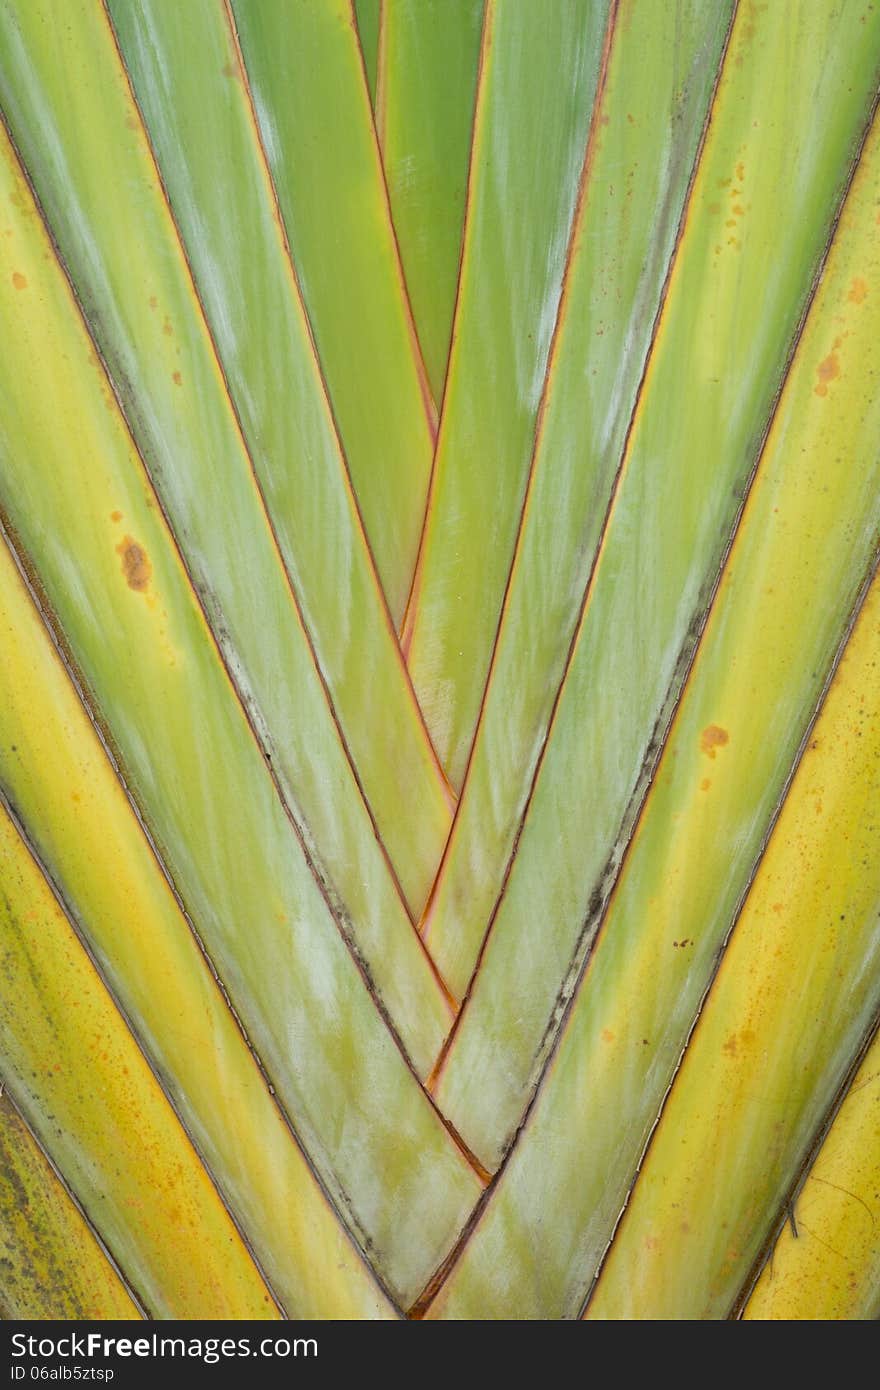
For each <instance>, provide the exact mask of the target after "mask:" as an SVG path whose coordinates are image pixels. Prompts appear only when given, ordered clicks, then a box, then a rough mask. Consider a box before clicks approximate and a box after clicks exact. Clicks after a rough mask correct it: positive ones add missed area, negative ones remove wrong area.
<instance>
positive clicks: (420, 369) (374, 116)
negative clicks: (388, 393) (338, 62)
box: [349, 0, 437, 444]
mask: <svg viewBox="0 0 880 1390" xmlns="http://www.w3.org/2000/svg"><path fill="white" fill-rule="evenodd" d="M349 8H350V11H351V27H352V29H353V31H354V36H355V44H356V47H357V51H358V57H359V59H360V65H361V71H362V73H363V96H364V100H365V101H366V104H367V107H368V110H369V116H370V120H369V126H370V130H371V132H372V137H373V146H374V149H375V154H376V162H377V164H378V167H379V175H380V181H381V185H382V195H383V199H384V203H385V213H386V216H387V218H388V226H389V229H390V232H391V240H392V244H393V246H394V258H395V271H396V274H397V281H398V285H399V287H400V293H401V297H402V300H403V308H404V314H405V316H406V324H407V334H408V336H409V340H410V345H411V347H412V357H413V364H414V366H415V369H416V377H417V379H418V383H419V394H420V396H421V399H422V407H423V409H424V412H425V420H426V423H427V426H428V434H429V435H430V438H431V443H432V444H433V443H434V442H435V441H436V438H437V403H436V401H435V400H434V396H433V393H432V391H431V383H430V380H429V377H428V369H427V367H426V366H425V358H424V355H423V353H422V345H421V342H420V341H419V334H418V329H417V328H416V320H415V315H414V313H413V306H412V300H411V299H410V293H409V287H408V286H407V283H406V276H405V274H404V270H403V258H402V257H401V254H400V243H399V241H398V239H397V228H396V227H395V225H394V218H393V216H392V212H391V198H390V195H389V192H388V179H387V176H386V173H385V160H384V159H383V157H382V141H381V139H380V134H382V135H383V134H384V132H383V131H380V121H381V122H382V124H383V125H384V114H383V113H381V111H380V92H382V93H383V94H382V96H381V101H382V102H383V103H384V91H383V89H384V86H385V62H386V54H385V47H386V44H385V27H386V26H385V23H384V19H385V5H384V0H380V6H379V43H378V49H377V54H376V109H375V111H374V110H373V106H372V103H371V102H370V83H369V79H368V77H367V64H366V60H365V58H364V49H363V45H362V43H361V39H360V32H359V30H358V23H357V15H356V13H355V8H354V0H349ZM380 84H381V86H380Z"/></svg>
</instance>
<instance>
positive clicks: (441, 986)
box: [40, 0, 450, 1023]
mask: <svg viewBox="0 0 880 1390" xmlns="http://www.w3.org/2000/svg"><path fill="white" fill-rule="evenodd" d="M224 4H225V0H224ZM102 8H103V11H104V16H105V19H106V22H107V26H108V29H109V31H110V34H111V38H112V41H113V44H114V47H115V49H116V53H117V56H118V59H119V63H120V66H121V68H122V72H123V74H124V76H125V80H126V83H127V86H128V90H129V95H130V98H131V100H132V102H133V104H134V107H135V109H136V111H137V113H138V118H139V120H140V123H141V127H142V132H143V135H144V140H145V142H146V146H147V149H148V151H149V155H150V160H151V163H152V166H153V169H154V172H155V175H156V179H157V182H158V185H159V188H160V189H161V192H162V197H163V200H164V203H165V206H166V210H167V213H168V216H169V219H170V221H171V225H172V227H173V229H174V233H175V235H176V237H177V241H178V245H179V248H180V253H181V258H182V261H183V265H184V267H185V269H186V272H187V276H188V279H189V282H190V285H191V288H192V292H193V297H194V300H195V303H196V305H197V308H198V312H199V315H200V317H201V319H202V323H203V326H204V329H205V334H206V336H207V339H208V342H209V344H210V348H211V352H212V355H213V357H214V361H215V363H216V366H217V370H218V372H219V374H220V379H221V381H222V383H223V389H224V393H225V396H226V400H227V403H228V406H229V409H230V411H231V413H232V417H233V420H234V422H235V427H236V430H237V432H238V436H239V439H240V441H241V445H242V449H243V451H244V455H245V457H246V459H247V461H248V466H249V468H250V473H251V480H252V482H253V485H254V488H255V490H256V493H257V496H258V498H259V501H260V505H261V507H262V511H263V515H264V518H265V521H266V525H267V527H268V530H269V535H270V537H271V540H272V544H273V546H274V549H275V553H276V557H277V559H278V563H279V565H280V566H281V571H282V574H283V575H284V578H285V581H286V584H287V588H288V591H289V593H290V596H291V599H292V601H293V605H294V609H295V612H296V616H297V619H298V621H299V624H300V627H301V629H302V632H303V635H304V637H305V639H306V643H307V645H308V648H309V652H310V655H311V658H312V663H313V665H314V667H315V670H316V672H317V675H318V679H319V681H320V682H321V688H322V689H323V691H324V696H325V699H326V701H327V705H328V708H329V710H330V715H331V719H332V721H333V725H334V727H335V729H336V733H337V736H338V738H339V741H340V744H341V745H342V749H343V752H344V753H345V755H346V758H347V760H348V764H349V766H350V768H351V771H352V776H353V777H354V781H355V785H356V786H357V789H358V792H359V793H360V796H361V800H362V801H363V804H364V807H365V809H366V812H367V815H368V816H369V819H370V824H371V826H372V828H373V834H374V836H375V839H376V842H377V844H378V846H379V850H380V853H381V854H382V856H383V858H384V860H385V863H386V864H387V866H388V870H389V873H390V875H391V879H392V883H393V884H394V887H395V890H396V892H397V895H398V897H399V899H400V902H401V904H402V906H403V909H404V912H405V914H406V917H407V920H408V921H409V923H410V925H411V926H412V927H413V932H414V935H415V936H416V937H417V939H418V940H419V942H420V944H421V946H422V954H423V956H424V957H425V959H426V961H427V963H428V968H429V971H430V973H431V975H432V976H433V977H434V979H435V982H436V984H437V986H438V991H439V993H440V994H441V996H442V997H443V999H444V1001H445V1002H447V1003H448V1002H449V997H450V996H449V990H448V988H447V987H446V985H445V982H444V981H443V979H442V977H441V976H440V973H439V971H438V969H437V967H436V966H435V964H434V962H433V959H432V957H431V955H430V953H429V952H428V951H427V949H426V948H425V946H424V943H423V942H422V940H421V937H420V936H419V933H418V931H416V930H415V924H414V922H413V917H412V913H411V912H410V909H409V906H408V904H407V902H406V898H405V896H404V894H403V889H402V887H401V884H400V881H399V879H398V877H397V873H396V870H395V869H394V866H393V864H392V863H391V859H390V856H389V854H388V851H387V848H386V846H385V842H384V840H383V838H382V835H381V833H380V831H379V827H378V825H377V824H376V820H375V818H374V816H373V811H372V807H371V806H370V803H369V801H368V800H367V797H366V794H365V792H364V788H363V786H362V784H361V780H360V775H359V773H358V771H357V767H356V765H355V762H354V759H353V757H352V755H351V751H350V749H349V747H348V743H347V740H346V738H345V735H344V733H343V731H342V727H341V724H340V722H339V719H338V718H337V714H336V708H335V705H334V703H333V698H332V696H331V694H330V690H329V687H328V685H327V682H326V680H325V678H324V673H323V670H322V669H321V664H320V662H319V660H318V656H317V652H316V651H315V647H314V645H313V642H312V636H311V632H310V631H309V628H308V626H307V624H306V622H305V618H304V615H303V613H302V609H301V607H300V603H299V598H298V596H297V593H296V589H295V587H294V584H293V580H292V578H291V575H290V572H289V570H288V568H287V564H286V562H285V560H284V556H283V554H282V552H281V548H280V545H279V542H278V536H277V534H276V532H275V527H274V524H273V521H272V517H271V515H270V513H269V508H268V506H267V503H266V498H265V495H264V493H263V489H262V486H261V484H260V480H259V478H258V476H257V471H256V468H255V466H254V461H253V457H252V455H251V451H250V447H249V445H248V442H247V439H246V437H245V433H244V430H243V428H242V423H241V420H240V418H239V415H238V410H237V408H236V406H235V403H234V401H233V398H232V393H231V391H230V388H229V382H228V379H227V377H226V370H225V368H224V366H223V363H222V361H221V358H220V353H219V351H218V349H217V345H216V342H215V340H214V336H213V332H212V330H211V326H210V323H209V321H208V316H207V313H206V311H205V307H204V304H203V302H202V299H201V295H200V293H199V289H198V285H197V283H196V278H195V275H194V273H193V269H192V266H191V265H190V261H189V257H188V254H187V250H186V246H185V243H184V240H183V237H182V235H181V232H180V228H179V226H178V224H177V219H176V217H175V214H174V209H173V207H172V204H171V199H170V197H169V194H168V190H167V189H166V187H165V183H164V180H163V178H162V175H161V172H160V170H159V164H158V160H157V158H156V154H155V151H154V149H153V145H152V141H151V139H150V136H149V130H148V127H147V123H146V120H145V118H144V114H143V111H142V110H141V107H140V104H139V102H138V100H137V97H136V95H135V91H134V84H133V82H132V79H131V74H130V73H129V71H128V68H127V66H126V63H125V59H124V56H123V54H122V49H121V47H120V44H119V40H118V36H117V34H116V30H115V28H114V26H113V21H112V18H111V16H110V13H109V10H108V9H107V6H106V0H102ZM227 14H228V11H227ZM230 22H231V16H230ZM233 37H234V41H235V43H236V47H237V35H235V32H234V30H233ZM239 59H240V61H242V60H241V57H240V51H239ZM242 80H243V84H244V85H245V89H246V91H248V93H249V88H248V87H247V78H246V76H245V74H244V69H243V68H242ZM260 148H261V147H260ZM266 172H267V173H268V168H267V170H266ZM270 186H271V187H272V188H273V191H274V185H270ZM40 210H41V214H42V208H41V209H40ZM43 221H44V223H46V224H47V225H48V220H47V219H46V217H45V215H44V214H43ZM285 244H286V237H285ZM290 264H291V270H292V269H293V265H292V261H291V263H290ZM65 270H66V267H65ZM68 279H69V280H70V279H71V277H70V276H69V275H68ZM294 283H295V285H296V288H297V289H298V285H297V284H296V280H295V277H294ZM71 287H72V282H71ZM74 293H75V291H74ZM83 317H84V318H85V314H84V313H83ZM96 348H97V344H96ZM99 355H101V360H102V362H103V355H102V354H99ZM318 366H319V372H320V364H318ZM104 370H105V372H106V374H107V377H108V379H109V378H110V371H109V367H108V366H107V364H106V362H104ZM322 381H323V378H322ZM111 385H112V382H111ZM114 395H115V396H116V398H117V401H118V402H119V406H120V410H122V404H121V400H120V397H119V395H118V393H117V392H116V390H115V388H114ZM123 415H125V412H124V411H123ZM126 423H127V421H126ZM129 434H130V435H131V439H132V443H133V444H134V446H135V449H136V450H137V453H138V456H139V457H140V459H141V463H142V465H143V468H144V471H145V473H146V474H147V479H148V481H149V483H150V486H151V488H152V489H153V492H154V493H156V495H157V498H158V490H157V488H156V486H155V483H154V481H153V478H152V474H151V471H150V469H149V467H148V465H147V461H146V458H145V456H144V455H143V454H142V453H141V450H140V446H139V445H138V444H137V443H136V441H135V438H134V431H133V430H132V429H129ZM160 505H161V508H162V515H163V517H164V518H165V522H166V525H167V526H168V529H169V532H170V533H171V535H172V537H173V539H174V543H175V547H176V549H177V551H178V554H179V555H180V558H181V562H182V563H184V561H183V553H182V547H181V546H180V545H179V544H178V543H177V537H176V534H175V532H174V529H173V527H172V526H171V520H170V517H169V516H168V514H167V512H166V510H165V507H164V504H163V503H161V502H160ZM184 569H185V572H186V575H187V579H188V580H189V585H190V587H191V589H192V590H193V593H194V594H195V595H196V597H197V601H198V603H199V607H200V608H201V610H202V615H203V617H204V620H205V624H206V625H207V627H208V629H209V631H210V632H211V635H212V637H214V643H215V646H216V648H217V651H218V653H219V655H220V659H221V661H222V663H223V666H224V668H225V670H226V674H227V677H228V679H229V681H230V684H231V685H232V688H233V690H234V691H235V695H236V698H237V699H238V702H239V704H240V705H241V706H242V709H243V710H244V712H245V716H246V719H247V723H248V726H249V728H250V730H251V733H252V734H253V737H254V740H255V742H256V744H257V747H258V749H259V751H260V754H261V755H262V757H263V760H264V762H265V764H266V767H267V769H268V771H269V774H270V776H271V778H272V782H273V784H274V786H275V790H276V792H277V794H278V797H279V800H280V801H281V804H282V807H283V808H284V811H285V814H286V815H287V818H288V820H290V822H291V824H292V825H293V826H294V829H295V830H296V833H297V837H298V838H299V840H300V843H301V845H302V847H303V850H304V852H305V836H304V833H303V832H302V831H301V830H300V827H299V824H298V818H297V817H296V816H295V814H294V810H293V807H292V806H291V805H290V802H289V800H288V797H287V796H286V794H285V792H284V790H283V788H282V785H281V781H280V778H279V777H278V775H277V773H276V771H275V768H274V766H273V765H272V762H271V758H270V757H269V755H268V754H267V752H266V750H265V748H264V747H263V742H262V740H261V738H260V735H259V733H258V731H257V729H256V727H255V725H254V723H253V720H252V716H251V713H250V711H249V710H248V709H247V704H246V700H245V698H244V696H243V695H242V693H241V691H240V690H239V687H238V684H237V682H236V680H235V678H234V677H233V675H232V671H231V669H230V668H229V666H228V664H227V660H226V657H225V656H224V654H223V652H222V648H221V645H220V642H219V640H218V639H217V638H216V637H215V636H214V632H213V626H212V624H211V621H210V618H209V616H208V613H207V611H206V609H205V606H204V604H203V602H202V599H201V596H200V595H199V594H198V590H197V588H196V585H195V582H194V579H193V576H192V574H191V573H190V570H189V566H188V564H186V563H184ZM266 732H267V735H268V737H267V742H268V741H269V740H270V739H271V732H270V731H269V729H268V725H267V730H266ZM273 746H274V740H273ZM298 809H299V813H300V815H302V810H301V808H298ZM303 819H304V817H303ZM306 857H307V860H308V862H309V867H310V868H311V869H312V873H313V874H314V876H315V878H316V879H319V877H320V876H319V874H318V871H317V865H313V864H312V860H311V854H309V853H307V856H306ZM322 893H323V886H322ZM324 897H325V900H326V901H327V905H328V907H330V910H331V913H332V914H333V916H334V919H335V917H336V913H335V910H334V909H333V908H332V906H331V905H330V900H329V897H328V896H327V894H324ZM340 931H341V932H342V936H343V939H346V934H345V932H344V931H342V928H341V924H340ZM352 942H353V938H352ZM346 944H347V945H348V946H349V950H350V951H351V952H352V955H355V954H356V953H357V955H359V948H357V947H356V945H355V944H350V943H348V941H347V942H346ZM361 973H362V975H363V971H362V972H361ZM364 978H365V983H366V982H367V981H366V977H365V976H364ZM368 988H369V990H370V993H371V995H372V994H373V989H372V984H371V982H370V983H369V984H368ZM374 998H376V996H374ZM380 1012H381V1011H380ZM383 1016H384V1015H383ZM387 1022H388V1019H387V1018H386V1023H387Z"/></svg>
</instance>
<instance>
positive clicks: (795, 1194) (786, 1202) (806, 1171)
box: [727, 1010, 880, 1321]
mask: <svg viewBox="0 0 880 1390" xmlns="http://www.w3.org/2000/svg"><path fill="white" fill-rule="evenodd" d="M878 1032H880V1010H876V1011H875V1013H874V1016H873V1018H872V1019H871V1021H870V1022H869V1024H868V1027H867V1029H866V1030H865V1033H864V1035H863V1037H862V1040H861V1042H860V1044H859V1046H858V1049H857V1051H856V1054H855V1056H854V1057H853V1059H852V1061H851V1062H850V1064H849V1066H848V1067H847V1069H846V1071H845V1072H844V1075H843V1078H842V1080H841V1081H840V1084H839V1085H838V1087H837V1089H836V1091H835V1092H834V1095H833V1096H832V1098H831V1101H830V1103H829V1105H828V1109H827V1110H826V1113H825V1116H824V1118H823V1119H822V1121H821V1123H820V1124H819V1127H818V1129H817V1130H816V1133H815V1134H814V1136H813V1139H812V1142H811V1143H810V1144H809V1146H808V1148H807V1149H806V1152H805V1153H804V1155H803V1157H802V1158H801V1161H800V1164H799V1165H798V1169H797V1172H796V1173H795V1176H794V1178H793V1180H792V1182H791V1183H790V1185H789V1187H788V1189H787V1192H786V1196H785V1198H784V1199H783V1202H782V1204H781V1208H780V1211H779V1214H778V1216H777V1218H776V1220H775V1221H774V1223H773V1225H772V1226H771V1227H770V1229H769V1230H768V1232H767V1236H766V1239H765V1240H764V1243H763V1245H762V1246H761V1249H760V1250H759V1252H758V1254H757V1256H756V1257H755V1260H754V1262H753V1264H752V1267H751V1269H750V1270H749V1273H748V1275H747V1276H746V1278H745V1280H744V1281H743V1285H742V1288H741V1289H740V1291H739V1293H738V1294H737V1296H736V1298H735V1299H734V1301H733V1303H732V1304H731V1308H730V1312H729V1313H728V1315H727V1320H728V1321H739V1320H741V1319H742V1318H743V1316H744V1314H745V1312H746V1309H747V1307H748V1304H749V1302H750V1300H751V1297H752V1294H753V1293H754V1291H755V1286H756V1285H757V1283H758V1280H759V1279H760V1277H761V1275H762V1274H763V1272H764V1269H765V1267H766V1265H767V1264H768V1263H769V1262H770V1261H771V1260H772V1258H773V1253H774V1251H775V1249H776V1244H777V1241H778V1240H779V1237H780V1236H781V1234H782V1232H783V1230H784V1228H785V1224H786V1222H787V1221H788V1219H789V1213H790V1212H791V1211H792V1210H793V1209H794V1205H795V1203H796V1202H797V1200H798V1198H799V1197H800V1194H801V1192H802V1190H803V1188H804V1186H805V1185H806V1183H808V1182H809V1181H811V1180H812V1181H815V1182H822V1181H823V1179H821V1178H813V1173H812V1169H813V1167H814V1166H815V1164H816V1161H817V1160H818V1158H819V1156H820V1152H821V1149H822V1146H823V1145H824V1143H825V1140H826V1139H827V1137H828V1134H829V1132H830V1130H831V1127H832V1125H833V1124H834V1121H835V1120H836V1119H837V1116H838V1114H839V1113H840V1111H841V1109H842V1108H843V1106H844V1104H845V1102H846V1101H847V1100H848V1099H849V1097H850V1096H851V1095H852V1094H853V1090H852V1083H853V1081H854V1080H855V1077H856V1074H857V1072H858V1070H859V1068H860V1066H861V1065H862V1063H863V1061H864V1060H865V1057H866V1056H867V1054H868V1052H869V1051H870V1050H871V1047H872V1045H873V1043H874V1042H875V1040H876V1038H877V1035H878ZM856 1089H858V1087H857V1088H856ZM827 1185H828V1186H830V1187H833V1186H834V1184H833V1183H829V1184H827ZM844 1190H845V1189H844ZM849 1196H855V1193H849ZM857 1200H858V1199H857ZM867 1210H868V1212H869V1213H870V1207H868V1208H867ZM872 1215H873V1214H872Z"/></svg>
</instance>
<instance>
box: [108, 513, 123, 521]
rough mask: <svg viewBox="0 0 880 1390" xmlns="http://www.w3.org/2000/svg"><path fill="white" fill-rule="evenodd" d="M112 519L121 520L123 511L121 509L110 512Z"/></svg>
mask: <svg viewBox="0 0 880 1390" xmlns="http://www.w3.org/2000/svg"><path fill="white" fill-rule="evenodd" d="M110 520H111V521H121V520H122V512H120V511H115V512H111V513H110Z"/></svg>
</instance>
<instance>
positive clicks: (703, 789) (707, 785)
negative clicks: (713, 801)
mask: <svg viewBox="0 0 880 1390" xmlns="http://www.w3.org/2000/svg"><path fill="white" fill-rule="evenodd" d="M711 785H712V783H711V781H710V779H709V778H708V777H704V778H703V780H702V782H701V783H700V791H701V792H707V791H708V790H709V788H710V787H711Z"/></svg>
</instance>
